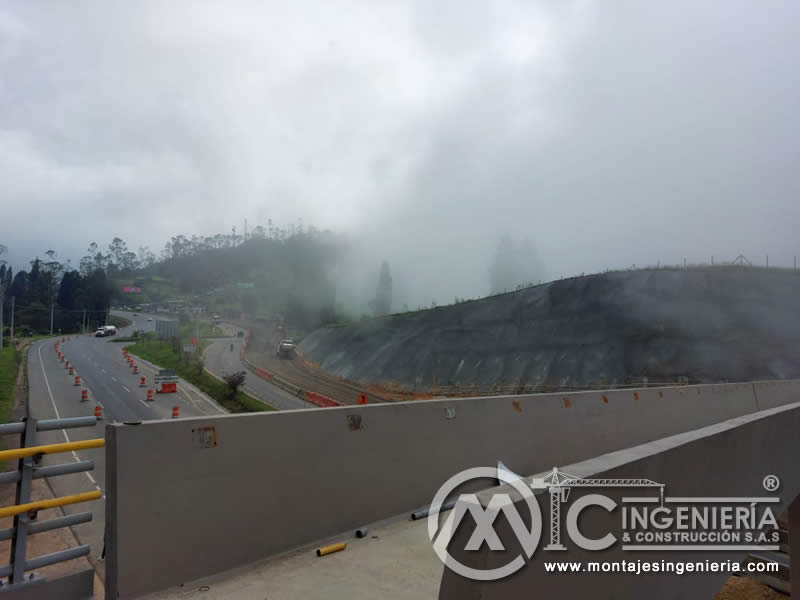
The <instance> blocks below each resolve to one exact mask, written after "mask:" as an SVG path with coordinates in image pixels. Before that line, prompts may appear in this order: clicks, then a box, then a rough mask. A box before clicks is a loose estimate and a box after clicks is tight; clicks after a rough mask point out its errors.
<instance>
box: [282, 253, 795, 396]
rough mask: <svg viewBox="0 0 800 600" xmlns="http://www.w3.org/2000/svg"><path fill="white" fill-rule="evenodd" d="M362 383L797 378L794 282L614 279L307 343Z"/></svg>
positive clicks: (329, 334)
mask: <svg viewBox="0 0 800 600" xmlns="http://www.w3.org/2000/svg"><path fill="white" fill-rule="evenodd" d="M298 350H299V352H300V353H302V354H303V355H304V356H305V357H307V358H309V359H311V360H312V361H314V362H317V363H319V365H320V366H321V367H322V369H324V370H326V371H329V372H331V373H334V374H336V375H339V376H342V377H346V378H348V379H351V380H355V381H360V382H362V383H365V384H375V383H378V384H387V383H394V384H401V385H402V386H403V387H404V388H405V389H413V388H414V387H415V384H416V387H417V390H418V391H422V390H424V389H426V388H429V387H430V386H433V385H460V386H462V385H481V386H491V385H497V384H503V385H561V386H564V385H579V386H580V385H597V384H602V385H605V384H613V383H617V384H619V383H625V382H631V381H634V382H635V381H641V378H642V377H647V378H648V380H649V381H650V382H652V383H655V382H671V381H677V380H679V378H688V380H689V381H690V382H709V381H749V380H756V379H774V378H789V377H800V272H797V271H789V270H775V269H773V270H767V269H758V268H734V267H716V268H707V269H688V270H687V269H684V270H678V269H675V270H669V269H659V270H646V271H630V272H615V273H606V274H598V275H590V276H586V277H578V278H573V279H567V280H562V281H554V282H552V283H548V284H544V285H540V286H537V287H534V288H529V289H525V290H521V291H518V292H513V293H509V294H504V295H500V296H494V297H490V298H485V299H482V300H477V301H472V302H466V303H462V304H458V305H455V306H447V307H441V308H436V309H432V310H426V311H420V312H415V313H408V314H401V315H393V316H388V317H383V318H378V319H372V320H368V321H362V322H359V323H354V324H351V325H347V326H340V327H328V328H322V329H319V330H317V331H314V332H313V333H312V334H310V335H308V336H307V337H306V338H305V339H304V340H303V342H302V343H301V344H300V346H299V348H298Z"/></svg>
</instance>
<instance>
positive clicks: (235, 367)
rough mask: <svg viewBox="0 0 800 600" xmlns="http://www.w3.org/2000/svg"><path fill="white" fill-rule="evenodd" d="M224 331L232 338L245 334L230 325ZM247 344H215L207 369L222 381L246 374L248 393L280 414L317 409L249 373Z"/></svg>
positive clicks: (238, 341)
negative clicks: (242, 355)
mask: <svg viewBox="0 0 800 600" xmlns="http://www.w3.org/2000/svg"><path fill="white" fill-rule="evenodd" d="M220 327H221V328H222V330H223V331H224V332H225V333H226V334H227V335H231V336H236V335H237V334H238V333H239V332H240V331H242V332H243V331H244V330H243V329H242V328H241V327H237V326H236V325H229V324H227V323H225V324H222V325H220ZM243 343H244V338H243V337H241V338H240V337H233V338H230V339H224V340H215V341H214V342H212V343H211V344H210V345H209V346H208V348H206V351H205V360H206V369H208V370H209V371H211V372H212V373H213V374H214V375H216V376H218V377H224V376H225V375H230V374H231V373H236V372H237V371H245V372H246V373H247V376H246V378H245V383H244V386H242V387H243V388H244V390H245V391H246V392H247V393H248V394H250V395H252V396H254V397H256V398H258V399H260V400H261V401H263V402H265V403H267V404H269V405H270V406H272V407H274V408H277V409H280V410H295V409H299V408H317V406H315V405H313V404H310V403H308V402H306V401H305V400H301V399H300V398H298V397H297V396H294V395H293V394H291V393H289V392H287V391H286V390H284V389H283V388H280V387H278V386H276V385H274V384H272V383H270V382H268V381H266V380H264V379H261V378H260V377H259V376H258V375H256V374H255V373H252V372H251V371H248V370H247V368H246V367H245V365H244V364H243V363H242V361H241V359H240V358H239V357H240V351H241V348H242V344H243ZM231 344H233V351H232V352H231Z"/></svg>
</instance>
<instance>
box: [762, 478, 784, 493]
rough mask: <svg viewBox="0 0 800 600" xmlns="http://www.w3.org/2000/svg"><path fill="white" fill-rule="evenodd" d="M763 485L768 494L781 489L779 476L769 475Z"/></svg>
mask: <svg viewBox="0 0 800 600" xmlns="http://www.w3.org/2000/svg"><path fill="white" fill-rule="evenodd" d="M761 484H762V485H763V486H764V489H765V490H767V491H768V492H776V491H778V488H779V487H781V480H780V479H778V476H777V475H767V476H765V477H764V480H763V481H762V482H761Z"/></svg>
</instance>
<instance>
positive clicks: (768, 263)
mask: <svg viewBox="0 0 800 600" xmlns="http://www.w3.org/2000/svg"><path fill="white" fill-rule="evenodd" d="M767 268H768V269H769V254H767Z"/></svg>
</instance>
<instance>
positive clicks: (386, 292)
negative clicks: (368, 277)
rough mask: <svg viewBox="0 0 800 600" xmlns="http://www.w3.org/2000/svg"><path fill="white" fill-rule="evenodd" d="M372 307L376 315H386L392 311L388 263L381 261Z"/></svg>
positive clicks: (390, 276)
mask: <svg viewBox="0 0 800 600" xmlns="http://www.w3.org/2000/svg"><path fill="white" fill-rule="evenodd" d="M372 308H373V310H374V312H375V315H376V316H380V315H388V314H390V313H391V312H392V275H391V273H390V272H389V263H388V262H387V261H383V264H382V265H381V273H380V275H379V276H378V287H377V289H376V290H375V300H373V301H372Z"/></svg>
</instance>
